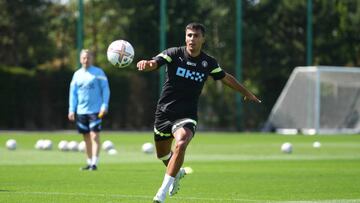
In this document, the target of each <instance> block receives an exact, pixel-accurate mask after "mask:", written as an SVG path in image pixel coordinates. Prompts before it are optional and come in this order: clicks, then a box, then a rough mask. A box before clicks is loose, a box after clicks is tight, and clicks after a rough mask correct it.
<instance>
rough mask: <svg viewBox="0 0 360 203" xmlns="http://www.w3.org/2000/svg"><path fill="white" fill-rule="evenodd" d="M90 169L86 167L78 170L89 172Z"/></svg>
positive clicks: (88, 166)
mask: <svg viewBox="0 0 360 203" xmlns="http://www.w3.org/2000/svg"><path fill="white" fill-rule="evenodd" d="M90 168H91V166H90V165H87V166H84V167H82V168H80V171H88V170H90Z"/></svg>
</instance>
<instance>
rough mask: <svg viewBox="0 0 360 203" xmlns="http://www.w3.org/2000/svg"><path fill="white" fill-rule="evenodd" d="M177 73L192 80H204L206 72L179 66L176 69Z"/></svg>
mask: <svg viewBox="0 0 360 203" xmlns="http://www.w3.org/2000/svg"><path fill="white" fill-rule="evenodd" d="M176 75H177V76H180V77H183V78H186V79H190V80H195V81H196V82H202V81H203V80H204V77H205V74H204V73H199V72H196V71H191V70H187V69H185V68H181V67H178V68H177V70H176Z"/></svg>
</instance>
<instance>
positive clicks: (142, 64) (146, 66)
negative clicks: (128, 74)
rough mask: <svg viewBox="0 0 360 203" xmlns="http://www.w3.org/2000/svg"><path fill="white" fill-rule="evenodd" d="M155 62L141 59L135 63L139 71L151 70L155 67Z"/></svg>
mask: <svg viewBox="0 0 360 203" xmlns="http://www.w3.org/2000/svg"><path fill="white" fill-rule="evenodd" d="M156 65H157V64H156V62H155V61H154V60H150V61H148V60H141V61H139V62H138V63H137V64H136V67H137V68H138V70H139V71H145V70H153V69H155V68H156Z"/></svg>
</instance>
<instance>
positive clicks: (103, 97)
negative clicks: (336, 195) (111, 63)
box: [69, 66, 110, 114]
mask: <svg viewBox="0 0 360 203" xmlns="http://www.w3.org/2000/svg"><path fill="white" fill-rule="evenodd" d="M109 99H110V89H109V83H108V80H107V77H106V75H105V73H104V71H103V70H102V69H100V68H98V67H96V66H90V67H88V68H87V69H86V68H80V69H79V70H77V71H75V73H74V75H73V78H72V80H71V83H70V92H69V113H70V112H74V113H77V114H91V113H98V112H100V110H106V111H107V110H108V107H109Z"/></svg>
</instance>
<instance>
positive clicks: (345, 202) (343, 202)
mask: <svg viewBox="0 0 360 203" xmlns="http://www.w3.org/2000/svg"><path fill="white" fill-rule="evenodd" d="M4 193H16V194H24V195H26V194H29V195H63V196H85V197H86V196H93V197H114V198H128V199H132V198H139V199H150V200H151V199H152V198H153V197H152V196H147V195H124V194H100V193H98V194H88V193H65V192H16V191H15V192H12V191H2V192H1V193H0V195H1V194H4ZM170 198H171V199H179V200H201V201H215V202H227V201H232V202H234V201H235V202H244V201H245V202H268V203H275V202H281V203H357V202H360V199H331V200H285V201H275V200H259V199H245V198H244V199H239V198H235V199H223V198H201V197H170Z"/></svg>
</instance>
